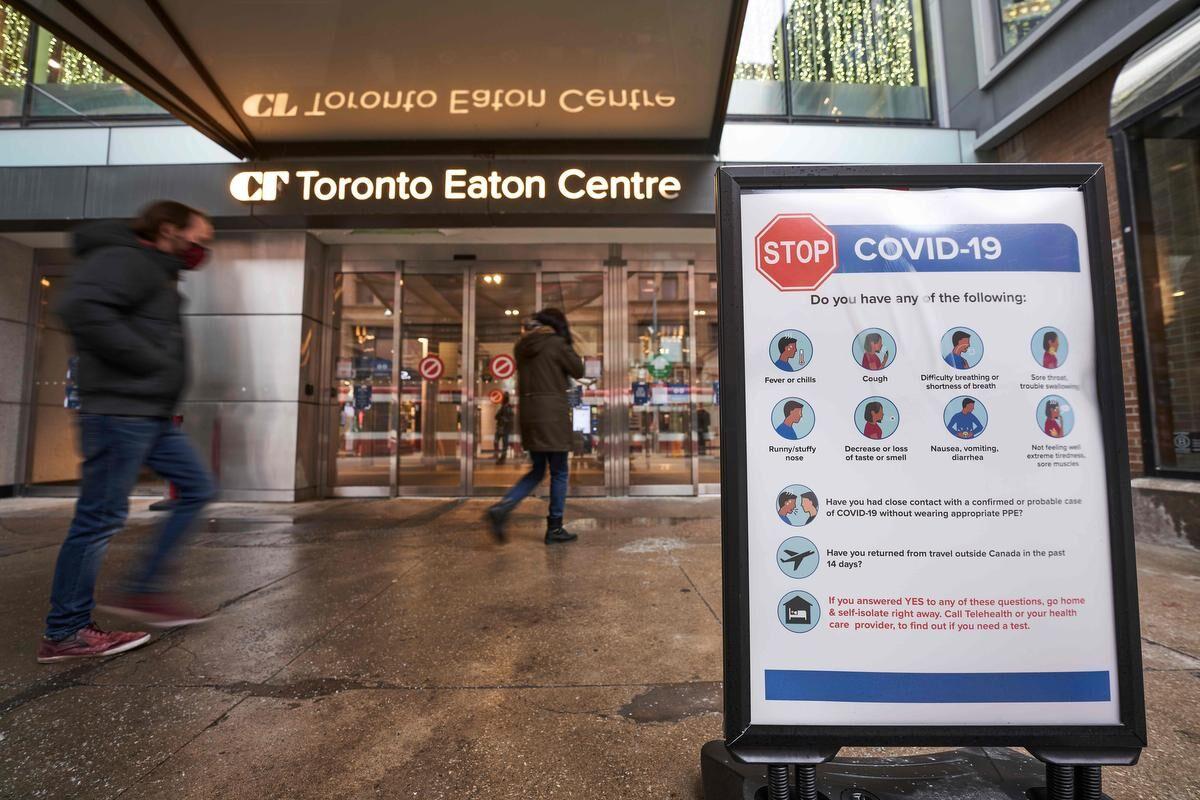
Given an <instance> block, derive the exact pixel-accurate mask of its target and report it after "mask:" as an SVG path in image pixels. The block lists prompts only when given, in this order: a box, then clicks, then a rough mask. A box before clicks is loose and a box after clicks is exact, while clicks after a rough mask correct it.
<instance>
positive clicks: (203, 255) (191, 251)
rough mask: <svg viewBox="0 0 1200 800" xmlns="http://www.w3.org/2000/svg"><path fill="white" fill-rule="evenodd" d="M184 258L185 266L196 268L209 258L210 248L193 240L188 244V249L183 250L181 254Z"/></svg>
mask: <svg viewBox="0 0 1200 800" xmlns="http://www.w3.org/2000/svg"><path fill="white" fill-rule="evenodd" d="M180 257H181V258H182V259H183V263H184V266H185V267H186V268H187V269H196V268H197V267H199V266H200V265H201V264H203V263H204V262H205V261H206V260H207V259H208V248H207V247H205V246H204V245H202V244H196V243H195V242H193V243H192V244H190V245H189V246H188V249H187V250H184V251H183V255H181V256H180Z"/></svg>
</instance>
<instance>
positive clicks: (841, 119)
mask: <svg viewBox="0 0 1200 800" xmlns="http://www.w3.org/2000/svg"><path fill="white" fill-rule="evenodd" d="M750 2H753V0H750ZM787 2H788V0H783V2H782V7H781V9H780V18H779V19H780V25H781V30H782V32H783V33H782V37H783V53H784V57H783V81H782V83H783V97H784V113H783V114H737V113H733V112H731V111H729V110H728V107H727V108H726V112H725V121H726V122H762V123H771V122H774V123H782V124H787V125H794V124H804V125H812V124H826V125H876V126H881V127H896V128H936V127H939V104H938V96H937V89H938V83H937V81H936V75H935V71H934V69H933V60H932V59H931V52H932V48H933V47H934V46H935V45H936V44H937V43H936V42H934V41H933V40H932V30H931V28H932V25H931V24H930V20H931V19H932V17H931V16H930V0H911V2H912V5H913V8H914V10H915V11H916V12H917V13H918V14H919V16H920V20H921V26H920V31H921V35H920V36H916V35H915V34H914V37H913V39H914V43H915V44H916V45H917V46H919V47H920V48H921V55H920V58H919V61H921V62H923V63H924V71H925V74H926V76H927V78H928V80H927V84H926V86H925V87H924V88H925V91H926V93H927V94H928V97H929V115H928V116H927V117H926V118H925V119H907V118H897V117H850V116H838V117H823V116H818V115H814V114H797V113H796V112H795V109H794V108H793V107H792V68H791V60H790V59H789V58H788V53H789V49H790V47H791V39H790V37H789V35H788V26H787V25H786V24H785V22H786V20H787ZM934 2H936V0H934ZM739 47H740V44H739ZM734 59H735V64H736V59H737V56H736V54H735V56H734Z"/></svg>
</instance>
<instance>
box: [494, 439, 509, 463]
mask: <svg viewBox="0 0 1200 800" xmlns="http://www.w3.org/2000/svg"><path fill="white" fill-rule="evenodd" d="M508 436H509V435H508V434H507V433H497V434H496V438H495V442H494V448H495V450H496V463H497V464H503V463H504V462H505V461H507V460H508Z"/></svg>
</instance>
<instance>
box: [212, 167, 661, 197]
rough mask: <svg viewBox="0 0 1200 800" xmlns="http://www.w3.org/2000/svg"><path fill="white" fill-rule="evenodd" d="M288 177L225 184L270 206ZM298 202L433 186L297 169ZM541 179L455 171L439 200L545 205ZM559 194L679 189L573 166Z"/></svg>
mask: <svg viewBox="0 0 1200 800" xmlns="http://www.w3.org/2000/svg"><path fill="white" fill-rule="evenodd" d="M291 175H292V173H290V172H287V171H284V170H272V171H264V172H259V171H248V172H239V173H237V174H236V175H234V176H233V178H232V179H230V181H229V194H230V195H232V196H233V197H234V198H236V199H237V200H241V201H242V202H247V203H253V202H259V201H264V202H265V201H271V200H275V199H277V198H278V197H279V192H280V187H281V186H284V185H286V184H287V183H288V182H289V179H290V178H291ZM295 175H296V178H297V179H298V181H299V183H300V198H301V199H302V200H318V201H321V202H327V201H330V200H427V199H429V198H430V197H432V196H433V193H434V189H435V188H436V187H437V185H438V184H437V182H436V181H435V179H433V178H429V177H426V176H424V175H413V176H410V175H409V174H408V173H407V172H403V171H401V172H398V173H395V174H394V175H340V176H337V177H333V176H328V175H322V174H321V173H320V171H318V170H315V169H307V170H297V171H296V172H295ZM546 186H547V178H546V176H544V175H504V174H501V173H500V172H499V171H497V170H491V171H490V172H488V173H480V174H471V173H470V172H469V171H468V170H467V169H465V168H461V167H453V168H450V169H447V170H445V171H444V172H443V174H442V178H441V196H442V197H443V198H445V199H446V200H544V199H546ZM557 188H558V192H559V194H560V195H561V196H562V197H565V198H567V199H569V200H585V199H586V200H655V199H659V198H661V199H663V200H674V199H675V198H677V197H678V196H679V193H680V191H681V190H682V187H681V184H680V181H679V178H676V177H675V176H673V175H663V176H658V175H643V174H642V173H641V172H639V171H637V170H634V171H633V172H632V173H630V174H628V175H589V174H588V173H587V172H585V171H584V170H582V169H579V168H577V167H571V168H569V169H566V170H563V171H562V172H561V173H560V174H559V176H558V182H557Z"/></svg>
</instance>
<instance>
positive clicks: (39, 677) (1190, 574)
mask: <svg viewBox="0 0 1200 800" xmlns="http://www.w3.org/2000/svg"><path fill="white" fill-rule="evenodd" d="M485 505H486V503H485V502H484V501H481V500H470V501H462V500H450V501H447V500H423V499H422V500H416V499H402V500H389V501H364V500H331V501H323V502H318V503H306V504H300V505H291V506H280V505H235V504H221V505H218V506H215V507H213V508H212V509H210V513H209V514H208V515H207V517H206V520H207V521H206V522H205V523H204V524H203V525H202V527H201V530H200V531H199V532H198V533H197V535H196V537H195V539H194V545H195V546H194V547H193V548H192V549H191V550H189V551H188V553H187V556H186V565H185V569H184V571H183V575H182V580H183V585H182V588H183V592H184V594H185V595H186V596H187V597H188V598H189V599H191V600H193V601H194V602H195V603H196V604H197V605H198V606H200V607H202V608H205V609H208V610H219V611H220V614H219V617H218V618H217V619H216V620H214V621H213V622H211V623H210V624H208V625H206V626H203V627H199V628H192V629H185V630H178V631H174V632H170V633H167V634H165V635H161V636H156V639H155V641H154V642H153V643H152V644H150V645H149V646H147V647H145V648H142V649H140V650H137V651H134V652H132V653H129V654H127V655H124V656H120V657H117V658H115V659H112V660H109V661H105V662H75V663H68V664H64V665H57V666H39V665H38V664H37V663H36V662H35V661H34V658H33V651H34V648H35V646H36V643H37V638H38V636H39V635H40V630H41V619H42V617H43V616H44V614H45V611H46V604H47V596H46V595H47V592H48V589H49V583H50V575H51V571H52V569H53V563H54V558H55V556H56V553H57V548H58V545H59V543H60V541H61V539H62V536H63V534H64V531H65V529H66V524H67V521H68V519H69V516H70V512H71V503H70V502H69V501H63V500H30V499H24V500H7V501H3V502H0V576H2V577H0V612H2V613H0V641H2V642H3V643H4V646H3V649H2V650H0V797H3V798H22V799H24V798H68V797H81V798H83V797H86V798H116V797H120V798H123V799H125V800H133V799H134V798H138V799H140V798H197V799H199V798H204V799H205V800H208V799H209V798H223V799H224V798H247V799H249V798H254V799H255V800H258V799H259V798H288V799H289V800H294V799H296V798H359V797H394V798H400V797H409V798H414V797H415V798H421V799H422V800H425V799H426V798H440V797H447V798H449V797H478V798H539V797H547V798H585V797H586V798H635V797H678V798H690V797H699V761H698V758H699V750H700V746H701V745H702V744H703V743H704V742H705V741H707V740H709V739H713V738H719V737H720V735H721V717H720V707H721V700H720V698H721V687H720V680H721V626H720V616H721V607H720V600H721V583H720V581H721V572H720V544H719V537H720V531H719V522H718V519H717V515H718V513H719V508H718V502H717V501H716V500H712V499H699V500H696V499H662V498H654V499H649V498H647V499H621V500H575V501H572V502H571V503H570V504H569V509H568V510H569V512H570V518H569V521H570V526H569V527H571V528H572V529H573V530H575V531H577V532H578V533H579V534H580V541H579V542H577V543H574V544H570V545H565V546H556V547H553V548H547V547H546V546H544V545H543V544H542V542H541V531H542V525H543V524H544V523H543V520H542V518H541V517H540V516H539V514H542V513H544V505H543V504H540V503H535V502H532V501H531V502H529V503H527V504H526V505H524V506H522V508H521V512H522V513H519V514H518V515H516V516H515V517H514V529H513V531H512V536H511V540H510V542H509V543H508V544H507V545H505V546H503V547H498V546H497V545H495V544H493V543H492V541H491V539H490V538H489V537H488V536H487V535H486V534H485V533H484V532H483V530H482V528H481V526H480V523H479V519H480V516H481V514H482V510H483V508H484V507H485ZM137 507H138V509H139V510H138V511H137V512H136V513H135V515H134V518H133V521H132V523H131V526H130V529H129V530H128V531H127V532H125V533H123V534H121V535H120V536H118V537H117V538H116V539H115V540H114V543H113V546H112V548H111V549H110V551H109V557H108V561H107V564H106V570H105V574H104V575H103V576H102V579H101V584H102V587H103V586H104V585H111V583H112V581H113V580H114V577H115V576H118V575H119V574H120V571H121V570H122V569H123V568H124V567H126V566H127V565H128V564H129V563H130V561H131V559H132V557H133V555H134V554H135V553H136V548H137V547H139V546H140V545H141V544H142V540H143V539H144V538H145V537H146V536H148V535H149V533H150V529H151V524H152V522H153V520H154V519H155V518H156V516H157V515H154V514H150V513H148V512H145V511H144V510H142V509H144V508H145V502H141V503H139V504H138V505H137ZM1139 558H1140V561H1139V567H1140V569H1139V572H1140V580H1141V595H1142V614H1143V617H1142V625H1143V633H1144V637H1145V640H1144V654H1145V658H1146V668H1147V669H1146V688H1147V697H1148V705H1149V714H1150V735H1151V747H1150V749H1149V750H1148V751H1147V752H1146V754H1145V756H1144V758H1143V762H1142V764H1141V765H1140V766H1138V767H1135V768H1132V769H1122V770H1115V769H1114V770H1106V773H1105V774H1106V788H1107V790H1108V792H1109V794H1111V795H1112V796H1113V797H1114V798H1116V799H1117V800H1126V799H1127V798H1128V799H1129V800H1132V799H1133V798H1163V799H1164V800H1166V798H1171V799H1172V800H1176V799H1178V798H1191V797H1200V774H1198V772H1200V768H1198V767H1197V766H1196V765H1197V764H1200V714H1198V712H1200V621H1198V620H1197V616H1196V609H1197V608H1200V554H1197V553H1195V552H1192V551H1185V550H1176V549H1169V548H1164V547H1156V546H1141V547H1140V548H1139ZM99 621H100V623H101V624H102V625H104V624H107V623H113V622H115V621H114V620H108V619H105V618H103V617H101V618H100V619H99ZM863 752H867V751H855V753H856V754H862V753H863Z"/></svg>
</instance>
